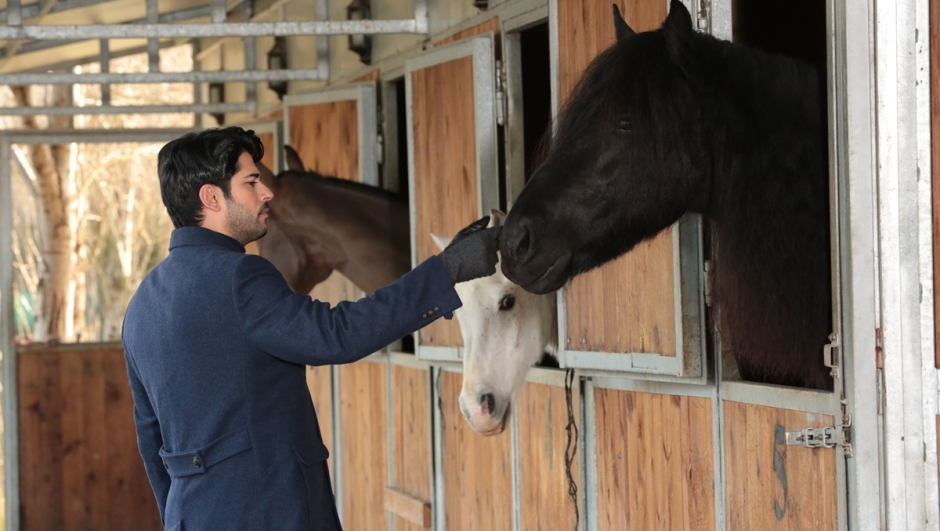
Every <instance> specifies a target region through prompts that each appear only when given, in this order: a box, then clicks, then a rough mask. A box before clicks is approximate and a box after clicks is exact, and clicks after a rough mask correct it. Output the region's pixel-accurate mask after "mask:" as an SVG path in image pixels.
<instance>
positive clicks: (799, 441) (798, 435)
mask: <svg viewBox="0 0 940 531" xmlns="http://www.w3.org/2000/svg"><path fill="white" fill-rule="evenodd" d="M851 426H852V415H851V414H849V413H846V414H845V417H844V418H843V422H842V424H840V425H838V426H822V427H819V428H804V429H802V430H800V431H788V432H787V446H803V447H805V448H835V447H836V446H841V447H842V450H843V452H844V454H845V457H852V443H851V441H850V439H849V428H850V427H851Z"/></svg>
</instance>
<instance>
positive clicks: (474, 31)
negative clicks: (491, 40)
mask: <svg viewBox="0 0 940 531" xmlns="http://www.w3.org/2000/svg"><path fill="white" fill-rule="evenodd" d="M488 31H492V32H493V34H494V35H497V36H498V35H499V19H498V18H496V17H493V18H491V19H488V20H486V21H484V22H481V23H480V24H477V25H476V26H473V27H472V28H467V29H465V30H461V31H458V32H457V33H454V34H453V35H451V36H450V37H447V38H444V39H441V40H440V41H438V42H436V43H434V45H435V46H443V45H445V44H450V43H452V42H457V41H462V40H463V39H466V38H468V37H475V36H477V35H483V34H484V33H486V32H488ZM496 41H497V42H498V41H499V39H496Z"/></svg>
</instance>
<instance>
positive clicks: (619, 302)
mask: <svg viewBox="0 0 940 531" xmlns="http://www.w3.org/2000/svg"><path fill="white" fill-rule="evenodd" d="M615 3H617V4H618V5H619V6H620V10H621V12H622V13H623V15H624V18H625V19H626V21H627V23H628V24H630V26H631V27H632V28H633V29H634V30H636V31H638V32H640V31H646V30H650V29H655V28H657V27H659V26H660V25H661V24H662V21H663V20H664V19H665V18H666V2H662V1H659V0H637V1H631V2H626V1H624V0H618V1H617V2H615ZM615 40H616V37H615V34H614V25H613V14H612V9H611V2H606V3H603V2H591V1H586V0H559V2H558V49H559V54H558V76H559V101H561V102H564V101H565V100H566V99H567V98H568V96H569V95H570V94H571V92H572V90H573V88H574V86H575V84H576V83H577V81H578V79H579V78H580V76H581V74H582V73H583V72H584V70H585V68H586V67H587V65H588V64H589V63H590V61H591V60H592V59H593V58H594V57H595V56H597V54H599V53H600V52H602V51H603V50H605V49H606V48H607V47H609V46H610V45H611V44H613V43H614V42H615ZM672 246H673V238H672V234H671V232H669V231H668V230H667V231H665V232H663V233H662V234H660V235H659V236H657V237H655V238H654V239H653V240H651V241H649V242H646V243H643V244H641V245H638V246H637V247H636V248H635V249H633V250H632V251H631V252H629V253H628V254H626V255H624V256H623V257H621V258H619V259H617V260H615V261H613V262H610V263H608V264H606V265H605V266H603V267H601V268H600V269H597V270H594V271H591V272H589V273H585V274H583V275H580V276H578V277H576V278H575V279H573V280H572V281H571V282H570V283H569V284H568V286H567V289H566V291H565V301H566V306H567V319H566V326H567V330H568V334H567V335H568V338H567V340H568V343H567V344H566V346H565V348H567V349H570V350H579V351H593V352H612V353H632V352H643V353H658V354H661V355H663V356H675V355H676V337H675V335H676V334H675V331H676V319H677V316H676V315H675V302H674V298H675V296H676V295H677V294H676V293H675V286H674V278H673V249H672Z"/></svg>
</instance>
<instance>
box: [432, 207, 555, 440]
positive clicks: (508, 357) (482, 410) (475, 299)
mask: <svg viewBox="0 0 940 531" xmlns="http://www.w3.org/2000/svg"><path fill="white" fill-rule="evenodd" d="M505 219H506V214H504V213H503V212H500V211H499V210H496V209H494V210H493V211H492V212H491V214H490V223H489V226H490V227H495V226H498V225H502V223H503V221H504V220H505ZM431 237H432V238H433V239H434V242H435V243H436V244H437V245H438V247H440V248H441V249H444V248H445V247H447V244H448V243H450V241H451V238H444V237H441V236H438V235H436V234H432V235H431ZM455 288H456V290H457V293H458V294H459V295H460V300H461V301H462V302H463V306H462V307H461V308H460V309H458V310H457V311H456V312H454V313H455V314H456V316H457V322H458V323H459V324H460V332H461V334H462V335H463V344H464V349H463V388H462V390H461V392H460V409H461V411H462V412H463V415H464V418H466V419H467V422H468V423H470V427H471V428H473V430H474V431H476V432H478V433H481V434H483V435H496V434H498V433H502V431H503V430H504V429H505V428H506V422H507V421H508V419H509V416H510V414H511V409H512V408H511V405H512V403H513V402H514V401H515V400H516V398H517V396H518V395H519V390H520V389H522V385H523V384H524V383H525V376H526V372H528V370H529V367H532V366H533V365H535V364H536V363H538V361H539V360H540V359H541V358H542V355H543V354H545V353H548V354H551V355H553V356H554V355H555V353H556V351H557V349H558V334H557V332H556V330H557V326H556V317H555V294H554V293H548V294H546V295H535V294H532V293H529V292H527V291H525V290H524V289H522V288H521V287H520V286H518V285H517V284H513V283H512V282H510V281H509V280H508V279H507V278H506V277H505V276H503V273H502V271H501V270H500V268H499V267H497V268H496V274H495V275H492V276H489V277H485V278H479V279H476V280H471V281H469V282H461V283H459V284H457V285H456V286H455Z"/></svg>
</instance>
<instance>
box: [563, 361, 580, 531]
mask: <svg viewBox="0 0 940 531" xmlns="http://www.w3.org/2000/svg"><path fill="white" fill-rule="evenodd" d="M573 384H574V369H568V370H567V372H565V404H566V405H567V406H568V425H567V426H565V430H566V431H567V432H568V444H567V445H566V446H565V475H566V476H567V477H568V497H569V498H571V503H572V504H573V505H574V529H575V531H578V529H579V526H580V524H581V513H580V511H579V510H578V482H577V481H575V479H574V476H573V475H572V474H571V465H572V464H574V461H575V459H576V458H577V454H578V424H577V422H576V419H575V415H574V404H573V402H574V401H573V400H572V398H571V388H572V386H573Z"/></svg>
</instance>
